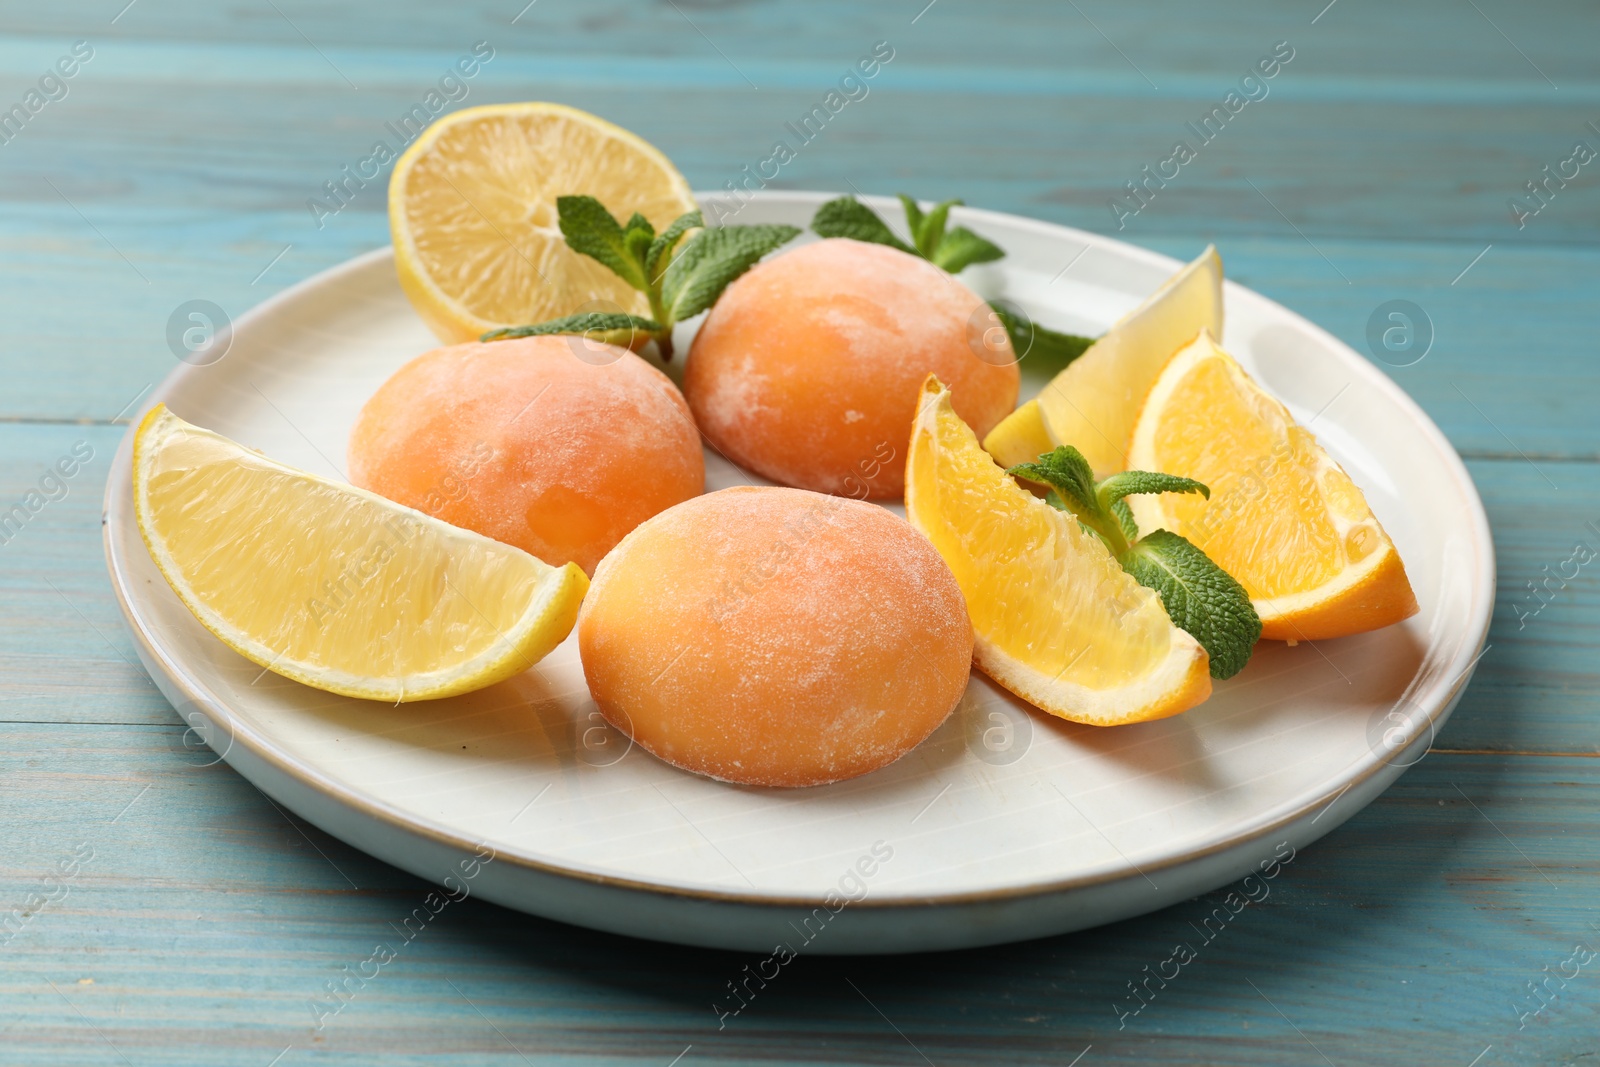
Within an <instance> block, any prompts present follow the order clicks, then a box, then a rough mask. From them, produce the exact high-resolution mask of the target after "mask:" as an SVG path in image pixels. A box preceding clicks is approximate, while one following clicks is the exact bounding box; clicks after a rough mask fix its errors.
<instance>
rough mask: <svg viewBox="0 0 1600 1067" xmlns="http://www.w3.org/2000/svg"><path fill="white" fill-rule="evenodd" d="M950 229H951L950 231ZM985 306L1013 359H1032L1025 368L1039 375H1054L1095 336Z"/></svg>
mask: <svg viewBox="0 0 1600 1067" xmlns="http://www.w3.org/2000/svg"><path fill="white" fill-rule="evenodd" d="M954 232H955V231H952V234H953V233H954ZM979 240H982V238H979ZM977 262H983V261H982V260H979V261H977ZM946 269H947V270H948V269H949V268H946ZM989 307H990V308H991V309H993V311H994V314H995V317H996V318H998V319H999V320H1000V324H1001V325H1002V326H1004V327H1005V328H1006V333H1008V334H1010V335H1011V349H1012V351H1014V352H1015V353H1016V354H1017V359H1018V360H1019V361H1020V360H1023V359H1031V360H1032V361H1033V362H1031V363H1029V364H1028V366H1029V368H1030V369H1032V370H1036V371H1038V372H1040V373H1042V374H1047V375H1050V376H1051V377H1054V376H1055V375H1056V374H1058V373H1060V371H1061V370H1062V368H1064V367H1066V365H1067V364H1068V363H1071V362H1072V361H1073V360H1075V359H1077V358H1078V357H1079V356H1081V355H1083V354H1084V352H1086V351H1088V349H1089V346H1090V345H1092V344H1094V341H1095V339H1094V338H1092V337H1079V336H1077V335H1076V334H1070V333H1058V332H1056V331H1055V330H1047V329H1045V328H1044V327H1043V326H1040V325H1039V324H1037V323H1035V322H1034V321H1033V320H1032V319H1030V318H1028V317H1027V316H1026V315H1024V314H1023V313H1022V312H1021V310H1020V309H1015V308H1005V307H1002V306H1001V305H999V304H996V303H991V304H990V305H989Z"/></svg>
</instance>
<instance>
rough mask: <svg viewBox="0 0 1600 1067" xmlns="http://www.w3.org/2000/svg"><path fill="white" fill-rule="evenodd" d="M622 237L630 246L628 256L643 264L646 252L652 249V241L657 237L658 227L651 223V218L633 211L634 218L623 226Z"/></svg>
mask: <svg viewBox="0 0 1600 1067" xmlns="http://www.w3.org/2000/svg"><path fill="white" fill-rule="evenodd" d="M622 238H623V241H624V243H625V244H626V245H627V246H628V256H629V258H631V259H632V260H633V261H634V262H635V263H638V264H640V265H643V263H644V257H645V255H646V253H648V252H649V251H650V245H651V243H652V242H653V241H654V240H655V239H656V228H655V227H654V226H652V225H650V220H649V219H647V218H645V217H644V216H643V215H641V214H639V213H638V212H637V211H635V212H634V213H633V218H631V219H629V220H628V224H627V225H626V226H624V227H623V228H622Z"/></svg>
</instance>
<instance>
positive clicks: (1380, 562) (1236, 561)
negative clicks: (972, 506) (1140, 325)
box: [1128, 333, 1417, 641]
mask: <svg viewBox="0 0 1600 1067" xmlns="http://www.w3.org/2000/svg"><path fill="white" fill-rule="evenodd" d="M1128 463H1129V465H1130V466H1132V467H1135V468H1139V469H1143V470H1161V471H1166V472H1168V473H1170V474H1181V475H1183V476H1185V477H1188V478H1194V479H1197V480H1198V481H1201V482H1204V483H1205V484H1206V485H1207V486H1209V487H1210V488H1211V496H1210V499H1205V498H1202V497H1199V496H1194V495H1185V496H1178V495H1176V494H1166V495H1164V496H1141V497H1133V498H1131V499H1130V505H1131V507H1132V508H1133V514H1134V518H1135V519H1136V520H1137V521H1138V524H1139V528H1140V529H1141V530H1154V529H1157V528H1165V529H1168V530H1171V531H1172V532H1173V533H1177V534H1182V535H1183V536H1184V537H1187V538H1188V539H1189V540H1190V541H1192V542H1194V544H1195V545H1197V546H1198V547H1199V548H1201V549H1202V550H1203V551H1204V552H1205V553H1206V555H1208V556H1210V557H1211V559H1212V560H1213V561H1215V562H1216V563H1217V565H1218V566H1220V567H1222V569H1223V570H1225V571H1227V572H1228V573H1229V574H1231V575H1233V576H1234V578H1236V579H1237V580H1238V581H1239V583H1240V584H1241V585H1243V586H1244V587H1245V589H1246V591H1247V592H1249V594H1250V600H1251V603H1252V604H1254V605H1255V609H1256V613H1257V614H1259V615H1260V616H1261V636H1262V637H1266V638H1272V639H1276V640H1285V641H1294V640H1317V639H1321V638H1331V637H1343V636H1345V635H1347V634H1354V633H1361V632H1363V631H1366V630H1375V629H1378V628H1379V627H1382V626H1388V625H1390V624H1391V623H1396V622H1399V621H1400V620H1401V619H1405V618H1407V617H1409V616H1411V615H1414V614H1416V612H1417V598H1416V595H1415V594H1414V593H1413V592H1412V589H1411V582H1410V581H1409V580H1408V579H1407V578H1406V570H1405V566H1404V564H1402V563H1401V561H1400V554H1399V552H1397V551H1396V550H1395V547H1394V542H1393V541H1392V540H1390V539H1389V535H1388V534H1387V533H1386V532H1384V529H1383V526H1382V525H1381V524H1380V523H1379V522H1378V520H1377V518H1376V517H1374V515H1373V514H1372V509H1371V507H1369V506H1368V504H1367V499H1366V497H1365V496H1364V495H1363V494H1362V492H1361V490H1360V488H1358V487H1357V486H1356V484H1355V483H1354V482H1353V481H1351V480H1350V476H1349V475H1348V474H1346V473H1345V472H1344V469H1343V468H1342V467H1340V466H1339V464H1337V463H1335V462H1334V461H1333V459H1332V458H1331V457H1330V456H1329V455H1328V454H1327V452H1325V451H1323V449H1322V446H1321V445H1319V444H1318V443H1317V440H1316V438H1315V437H1313V436H1312V434H1311V431H1309V430H1307V429H1306V428H1304V427H1303V426H1301V425H1299V424H1298V423H1296V422H1295V421H1294V417H1293V416H1292V415H1290V414H1289V409H1288V408H1286V407H1284V406H1283V405H1282V404H1281V403H1279V402H1278V401H1277V400H1275V399H1274V398H1272V397H1271V396H1269V395H1268V394H1267V393H1266V392H1265V391H1264V390H1263V389H1262V388H1261V387H1260V386H1259V385H1257V384H1256V383H1255V381H1254V380H1253V379H1252V378H1251V377H1250V375H1249V374H1247V373H1246V372H1245V370H1244V368H1243V367H1241V366H1239V364H1238V362H1237V361H1236V360H1234V358H1233V357H1232V356H1230V355H1228V353H1226V352H1224V351H1223V350H1222V349H1221V348H1218V347H1217V345H1216V343H1215V342H1214V341H1213V340H1212V339H1211V335H1210V334H1209V333H1202V334H1201V335H1200V337H1199V338H1197V339H1196V340H1195V342H1194V343H1193V344H1191V345H1189V346H1188V347H1186V348H1184V349H1182V350H1180V351H1179V352H1177V353H1175V354H1174V355H1173V357H1172V358H1171V360H1170V361H1168V363H1167V365H1166V368H1165V369H1164V370H1162V372H1161V374H1160V375H1159V377H1157V379H1156V382H1155V385H1154V386H1153V387H1152V388H1151V390H1150V394H1149V396H1148V397H1147V398H1146V399H1145V402H1144V407H1143V409H1142V410H1141V412H1140V414H1139V420H1138V423H1137V425H1136V427H1135V429H1134V434H1133V442H1132V445H1131V447H1130V449H1129V454H1128Z"/></svg>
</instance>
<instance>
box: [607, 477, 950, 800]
mask: <svg viewBox="0 0 1600 1067" xmlns="http://www.w3.org/2000/svg"><path fill="white" fill-rule="evenodd" d="M578 647H579V650H580V652H581V654H582V657H583V671H584V675H585V677H586V678H587V679H588V682H589V690H590V692H591V693H592V694H593V696H594V699H595V703H596V704H598V705H599V708H600V711H601V713H602V714H603V715H604V716H605V717H606V719H607V720H608V721H609V722H610V723H611V724H612V725H614V726H616V727H617V728H618V729H619V730H621V731H623V732H624V733H626V734H628V735H629V736H630V737H632V738H633V739H634V741H636V742H637V743H638V744H639V745H640V746H642V747H643V748H644V749H645V750H647V751H648V752H650V753H652V754H653V755H655V756H658V757H660V758H661V759H663V760H665V761H666V762H668V763H671V764H674V765H675V766H678V767H682V768H683V769H685V770H689V771H694V772H695V773H697V774H704V775H708V776H710V777H712V778H719V779H721V780H723V781H727V782H737V783H740V784H744V785H759V786H807V785H822V784H824V783H827V782H837V781H841V780H843V779H846V778H854V777H855V776H857V775H861V774H866V773H867V772H869V771H875V770H877V769H878V768H880V767H883V766H886V765H888V764H890V763H893V762H894V761H895V760H897V759H899V758H900V757H901V756H903V755H905V754H906V753H907V752H909V751H911V749H913V748H914V747H916V745H917V744H918V743H919V742H921V741H922V740H923V739H924V738H925V737H927V736H928V735H929V734H930V733H932V732H933V731H934V730H935V729H936V728H937V727H938V726H939V724H940V723H942V722H943V721H944V720H945V718H946V716H948V715H949V714H950V712H951V710H952V709H954V708H955V706H956V704H957V703H958V702H959V701H960V699H961V695H962V693H963V692H964V691H965V690H966V687H967V676H968V673H969V670H970V667H971V663H972V624H971V622H970V621H969V620H968V618H967V607H966V602H965V601H964V600H963V599H962V595H961V590H960V588H959V587H958V586H957V585H956V581H955V576H954V575H952V574H951V573H950V569H949V568H948V567H947V566H945V563H944V560H942V559H941V558H940V557H939V554H938V552H936V551H935V550H934V548H933V546H932V544H930V543H929V542H928V541H927V539H925V538H924V537H923V536H922V535H921V534H919V533H917V532H916V531H915V530H914V529H912V528H911V526H910V524H909V523H907V522H906V521H905V520H903V519H900V518H898V517H896V516H895V515H892V514H890V513H889V512H888V511H885V510H884V509H883V508H880V507H878V506H877V505H874V504H867V503H863V502H861V501H857V500H843V499H840V498H838V497H831V496H823V495H822V494H819V493H810V492H805V491H802V490H798V489H778V488H768V487H755V486H743V487H740V488H737V489H724V490H722V491H720V492H716V493H710V494H708V495H706V496H702V497H698V498H696V499H694V500H691V501H688V502H687V503H684V504H679V505H678V506H677V507H674V508H669V509H668V510H667V511H664V512H662V513H661V514H660V515H657V516H656V517H655V518H653V519H651V520H650V521H648V522H646V523H644V524H643V525H642V526H640V527H639V528H638V529H637V530H635V531H633V533H631V534H629V535H628V536H627V537H626V538H624V539H623V541H622V543H621V544H620V545H618V546H617V548H616V551H614V552H612V553H611V555H609V556H607V557H606V558H605V559H604V560H603V561H601V564H600V567H599V569H598V570H596V571H595V576H594V583H593V584H592V585H591V586H590V588H589V595H588V597H587V598H586V599H585V600H584V603H583V610H582V612H581V613H580V614H579V616H578Z"/></svg>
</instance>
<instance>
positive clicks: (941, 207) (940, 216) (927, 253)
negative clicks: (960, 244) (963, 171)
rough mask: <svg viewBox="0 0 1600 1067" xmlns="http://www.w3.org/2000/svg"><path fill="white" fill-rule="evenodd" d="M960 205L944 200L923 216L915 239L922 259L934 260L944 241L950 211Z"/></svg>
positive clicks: (956, 202) (957, 202)
mask: <svg viewBox="0 0 1600 1067" xmlns="http://www.w3.org/2000/svg"><path fill="white" fill-rule="evenodd" d="M959 203H961V201H959V200H945V201H941V202H940V203H938V204H935V205H934V207H933V210H932V211H930V212H928V213H927V214H926V215H924V216H923V219H922V225H921V226H919V227H918V228H917V231H916V233H915V235H914V236H915V238H916V241H917V251H918V252H921V253H922V258H923V259H927V260H932V261H934V262H937V260H934V256H935V254H937V253H938V251H939V244H940V242H942V241H943V240H944V227H945V223H946V222H947V221H948V219H949V218H950V209H951V208H952V207H954V206H955V205H957V204H959Z"/></svg>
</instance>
